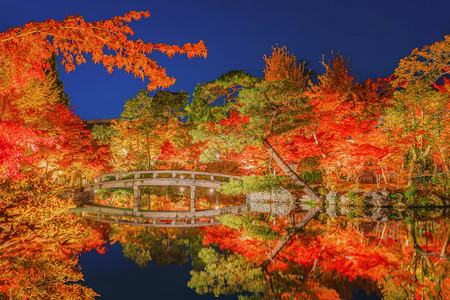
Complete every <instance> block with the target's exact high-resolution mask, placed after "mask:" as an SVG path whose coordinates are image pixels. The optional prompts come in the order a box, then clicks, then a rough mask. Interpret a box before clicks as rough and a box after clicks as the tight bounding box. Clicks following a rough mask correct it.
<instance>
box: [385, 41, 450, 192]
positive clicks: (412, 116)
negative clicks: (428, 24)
mask: <svg viewBox="0 0 450 300" xmlns="http://www.w3.org/2000/svg"><path fill="white" fill-rule="evenodd" d="M449 52H450V36H445V38H444V40H443V41H440V42H437V43H435V44H433V45H431V46H425V47H423V48H422V49H414V50H413V51H412V53H411V54H410V55H409V56H408V57H406V58H404V59H402V60H400V63H399V66H398V67H397V69H396V70H395V74H394V75H395V81H394V83H393V85H394V87H395V88H396V91H395V93H394V97H393V98H392V101H391V102H390V105H389V107H388V108H387V109H386V112H385V115H386V117H385V118H386V123H385V124H384V128H386V130H387V131H388V132H389V134H390V136H391V137H390V139H391V140H392V141H393V142H394V143H396V144H398V145H399V147H400V149H401V151H400V153H401V155H403V157H404V158H405V160H404V161H403V163H404V165H405V166H407V184H408V186H409V187H411V186H412V185H413V182H414V178H415V177H416V176H421V175H422V174H423V173H428V174H430V173H432V172H433V171H431V170H430V169H431V167H432V165H433V164H434V165H435V166H437V165H440V166H441V167H442V168H443V169H444V170H446V171H448V155H449V152H448V125H449V124H448V119H449V105H450V101H449V100H450V97H449V94H448V93H446V88H445V86H447V85H448V79H447V78H448V77H446V76H448V72H449V62H450V60H449V55H448V53H449ZM441 83H443V84H442V85H440V84H441ZM430 162H431V163H430ZM435 170H436V168H435ZM430 175H431V174H430Z"/></svg>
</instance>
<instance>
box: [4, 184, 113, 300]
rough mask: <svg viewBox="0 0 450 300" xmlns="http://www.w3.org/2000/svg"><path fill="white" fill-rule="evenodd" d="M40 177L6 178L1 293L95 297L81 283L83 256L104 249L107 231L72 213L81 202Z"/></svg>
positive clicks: (34, 296) (46, 297) (64, 297)
mask: <svg viewBox="0 0 450 300" xmlns="http://www.w3.org/2000/svg"><path fill="white" fill-rule="evenodd" d="M55 189H56V191H58V189H57V187H56V186H54V185H51V184H49V183H44V182H42V181H40V180H38V179H26V180H22V181H6V180H1V181H0V205H1V207H2V210H1V211H2V213H1V214H0V224H1V226H0V267H1V269H2V273H1V275H0V297H4V296H7V297H9V298H14V299H15V298H23V299H26V298H33V299H57V298H58V299H93V298H94V296H96V293H95V292H94V291H93V290H92V289H90V288H87V287H84V286H82V285H80V284H79V283H77V282H78V281H79V280H82V279H83V275H82V274H81V272H80V270H79V269H78V268H77V263H78V254H79V253H81V252H83V251H89V250H91V249H92V248H94V249H97V250H98V251H99V252H101V253H103V252H104V250H105V249H104V248H103V244H104V243H105V240H104V239H103V235H104V233H103V232H102V230H101V229H100V230H99V229H94V228H92V227H90V226H88V225H87V224H86V223H84V222H83V221H82V220H81V219H80V218H78V217H76V216H74V215H72V214H70V213H69V212H68V209H69V208H73V207H74V206H75V205H74V204H73V203H71V202H70V201H67V200H63V199H60V198H59V197H57V196H56V195H55V194H54V193H55Z"/></svg>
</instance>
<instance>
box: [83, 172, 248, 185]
mask: <svg viewBox="0 0 450 300" xmlns="http://www.w3.org/2000/svg"><path fill="white" fill-rule="evenodd" d="M143 178H155V179H156V178H184V179H198V180H211V181H221V182H229V181H230V179H231V178H234V179H240V177H239V176H234V175H227V174H219V173H208V172H193V171H174V170H152V171H133V172H120V173H109V174H102V175H100V176H99V177H97V179H96V183H102V182H108V181H117V180H126V179H143ZM86 183H87V182H86Z"/></svg>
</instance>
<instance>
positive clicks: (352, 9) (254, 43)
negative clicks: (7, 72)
mask: <svg viewBox="0 0 450 300" xmlns="http://www.w3.org/2000/svg"><path fill="white" fill-rule="evenodd" d="M130 10H136V11H139V10H149V11H150V14H151V17H150V18H149V19H145V20H140V21H137V22H133V23H131V27H132V28H133V30H134V31H135V35H134V36H133V38H134V39H139V38H140V39H142V40H143V41H149V42H165V43H168V44H179V45H182V44H185V43H188V42H192V43H193V42H198V41H199V40H204V41H205V43H206V47H207V49H208V57H207V58H206V59H203V58H195V59H191V60H189V59H187V58H186V56H176V57H174V58H172V59H167V58H165V57H164V56H162V55H153V56H152V58H153V59H155V60H157V61H158V62H159V63H160V65H162V66H164V67H166V69H167V72H168V74H169V75H171V76H173V77H175V78H176V79H177V82H176V84H175V85H174V86H172V87H171V88H170V89H169V90H170V91H180V90H184V91H186V92H188V93H192V92H193V90H194V88H195V85H196V84H197V83H203V82H206V81H211V80H214V79H216V78H217V77H219V76H220V75H221V74H223V73H225V72H227V71H230V70H246V71H247V72H248V73H250V74H252V75H255V76H263V68H264V61H263V58H262V57H263V55H264V54H268V55H269V54H270V53H271V47H272V46H274V45H277V44H278V45H279V46H283V45H286V46H287V48H288V50H289V51H291V52H293V53H294V54H295V56H296V57H297V58H299V59H303V60H305V61H309V62H310V63H311V64H310V67H312V68H313V69H314V70H315V71H316V72H317V73H319V74H321V73H322V72H323V71H324V69H323V67H322V66H321V65H320V61H321V60H322V55H324V56H325V58H329V57H330V56H331V51H335V52H337V51H339V50H340V51H341V54H342V55H343V56H344V57H346V58H350V66H351V68H352V73H353V75H355V76H356V78H357V79H359V80H366V79H367V78H378V77H387V76H389V75H391V74H392V73H393V72H394V69H395V67H396V66H397V65H398V61H399V59H401V58H403V57H405V56H407V55H409V54H410V53H411V50H412V49H414V48H416V47H422V46H424V45H428V44H432V43H434V42H436V41H438V40H441V39H443V37H444V35H446V34H450V18H449V17H448V12H449V11H450V1H448V0H440V1H433V0H430V1H424V0H422V1H415V0H402V1H395V0H379V1H361V0H359V1H331V0H329V1H321V0H297V1H294V0H292V1H286V0H277V1H273V0H272V1H265V0H258V1H246V0H239V1H235V0H227V1H214V0H191V1H185V0H164V1H162V0H161V1H156V0H155V1H152V0H127V1H124V0H108V1H95V0H89V1H86V0H77V1H64V0H55V1H53V0H51V1H39V0H20V1H17V0H0V31H5V30H6V29H7V28H10V27H14V26H22V25H24V24H25V23H26V22H28V21H30V20H34V21H43V20H45V19H47V18H53V19H58V20H61V19H63V18H64V17H65V16H67V15H69V14H72V15H73V14H80V15H82V16H83V17H84V18H85V19H86V20H87V21H97V20H105V19H109V18H111V17H114V16H117V15H123V14H124V13H127V12H129V11H130ZM60 73H61V80H62V81H63V82H64V86H65V92H66V93H67V94H68V95H69V98H70V100H71V106H72V107H75V109H74V111H75V113H76V114H78V115H79V116H80V117H81V118H91V119H96V118H112V117H118V116H119V115H120V113H121V111H122V108H123V104H124V102H125V101H126V100H127V99H129V98H132V97H134V95H136V94H137V92H138V91H139V90H140V89H143V88H145V87H146V85H147V84H148V82H142V81H141V80H140V79H135V78H134V77H133V76H132V75H130V74H126V73H125V72H123V71H119V70H117V71H114V72H113V73H112V74H108V73H107V72H106V69H104V68H103V67H102V66H100V65H95V64H94V63H93V62H89V61H88V63H87V64H84V65H82V66H79V67H78V68H77V69H76V70H75V71H74V72H71V73H69V74H66V73H65V71H64V70H63V69H62V68H60Z"/></svg>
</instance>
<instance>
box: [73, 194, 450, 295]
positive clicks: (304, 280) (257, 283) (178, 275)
mask: <svg viewBox="0 0 450 300" xmlns="http://www.w3.org/2000/svg"><path fill="white" fill-rule="evenodd" d="M170 192H173V191H172V190H170V189H168V188H153V189H152V190H150V189H148V190H147V191H146V192H145V193H143V194H146V195H145V196H144V197H143V198H144V199H146V200H143V201H142V202H143V205H142V207H143V208H144V207H148V206H149V205H150V204H151V205H153V206H154V207H156V208H159V209H161V207H162V205H161V203H165V201H166V202H167V201H169V202H170V205H171V207H172V209H178V210H183V209H184V210H189V207H188V206H189V205H187V204H186V203H188V202H189V201H187V200H186V199H188V198H189V192H188V191H184V190H180V189H178V190H177V193H175V194H171V193H170ZM117 194H119V195H123V194H125V193H123V192H122V193H116V195H117ZM155 195H159V196H158V197H159V198H158V197H156V196H155ZM164 195H165V196H164ZM199 195H200V197H199V199H197V202H198V203H201V205H200V206H201V207H202V208H203V209H205V210H207V209H210V208H214V207H215V206H216V205H217V203H219V202H220V206H231V205H240V204H242V201H243V200H242V198H241V199H230V198H225V199H223V201H222V199H221V200H220V201H218V196H217V195H215V194H213V193H209V191H208V190H205V191H204V193H202V192H199ZM110 196H111V195H109V196H108V193H103V194H102V196H101V197H100V198H102V199H100V200H99V199H97V201H100V202H102V201H103V203H105V201H106V202H108V203H111V201H110V198H109V197H110ZM125 198H126V197H125ZM125 198H124V199H125ZM124 199H122V201H123V202H122V204H121V205H125V206H126V205H127V204H125V202H126V201H131V200H130V199H128V200H124ZM158 199H159V202H158ZM118 203H119V202H118ZM266 204H267V203H266ZM130 205H131V204H130ZM170 205H169V206H167V203H166V207H170ZM183 205H184V206H186V205H187V206H186V207H184V208H183ZM286 205H287V204H286V203H273V202H272V203H270V205H269V204H267V205H266V206H264V205H259V207H260V209H259V211H258V212H255V211H251V210H250V211H248V212H247V213H241V214H225V215H222V216H220V217H217V218H216V219H218V220H219V221H220V222H221V224H220V225H211V226H199V227H195V226H193V227H182V226H180V227H176V226H175V227H173V226H172V227H152V226H150V225H148V224H147V225H148V226H133V225H120V224H114V222H110V223H108V225H107V226H108V230H107V231H108V239H109V242H108V244H107V246H106V247H107V248H108V251H106V253H104V254H99V253H97V252H95V251H91V252H86V253H83V254H82V255H81V256H80V264H81V267H82V270H83V274H84V277H85V281H84V282H83V285H86V286H88V287H90V288H92V289H94V290H95V291H96V292H97V293H99V294H101V295H102V298H103V299H124V298H129V299H150V298H157V299H213V298H217V297H219V298H220V299H237V298H240V299H265V298H268V299H408V298H414V297H415V296H416V295H424V299H445V298H446V297H447V295H448V293H449V290H448V283H450V282H449V278H448V271H449V261H448V256H449V248H450V247H448V242H449V234H450V228H449V226H448V218H449V209H448V208H436V209H416V210H412V209H408V210H405V209H404V210H394V209H387V208H373V209H358V210H349V209H344V208H343V209H340V208H339V207H326V208H325V207H315V208H311V207H310V206H307V205H304V204H303V205H301V204H298V203H297V204H296V205H292V203H290V204H289V205H288V207H291V210H287V211H286ZM197 206H198V204H197ZM277 206H278V207H277ZM252 207H253V208H255V207H257V206H255V205H252ZM264 207H266V211H264ZM280 207H281V208H280ZM274 211H277V212H278V213H277V214H276V216H274ZM280 211H282V212H283V211H284V214H283V213H279V212H280ZM271 212H272V213H271ZM89 222H90V226H93V227H95V226H98V225H99V224H103V225H102V226H103V230H105V228H104V226H105V225H104V223H96V222H94V221H89ZM277 249H278V250H279V252H278V253H276V252H277Z"/></svg>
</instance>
